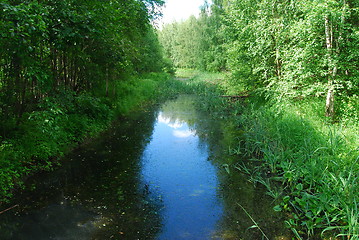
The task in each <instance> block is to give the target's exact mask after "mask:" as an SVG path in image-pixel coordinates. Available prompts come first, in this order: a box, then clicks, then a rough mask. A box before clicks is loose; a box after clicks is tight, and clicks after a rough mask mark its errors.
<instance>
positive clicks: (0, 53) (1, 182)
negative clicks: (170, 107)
mask: <svg viewBox="0 0 359 240" xmlns="http://www.w3.org/2000/svg"><path fill="white" fill-rule="evenodd" d="M162 4H163V1H160V0H143V1H137V0H129V1H78V0H76V1H75V0H65V1H64V0H61V1H58V0H46V1H32V0H27V1H15V0H4V1H1V3H0V34H1V38H0V90H1V91H0V150H1V152H0V168H1V172H0V203H1V201H4V200H6V199H7V198H8V197H9V196H11V195H12V192H13V189H14V187H16V186H19V185H21V182H22V181H21V180H22V179H24V178H25V177H26V176H27V175H29V174H32V173H34V172H36V171H40V170H43V169H49V168H51V167H52V166H53V164H54V163H56V161H55V160H56V158H57V157H59V156H61V155H62V154H63V153H64V152H66V151H67V149H69V148H70V147H72V146H73V145H74V143H78V142H82V141H84V139H85V138H87V137H91V136H92V135H94V134H96V133H98V132H100V131H101V130H103V129H105V128H106V127H107V126H108V124H109V123H110V122H111V121H112V119H113V117H114V116H115V115H117V114H123V113H126V112H128V111H129V110H131V109H132V108H133V107H135V106H137V105H138V104H140V103H141V102H143V101H147V100H149V99H150V98H152V97H153V95H154V89H156V88H157V85H159V83H160V82H161V79H163V78H166V77H165V76H163V75H162V76H159V75H156V76H155V75H150V74H147V73H150V72H162V69H164V68H166V69H170V66H168V65H166V64H165V63H164V62H163V60H162V59H163V58H162V52H161V48H160V46H159V43H158V40H157V36H156V32H155V31H154V29H153V27H152V25H151V21H153V20H154V19H155V18H156V17H157V15H158V14H159V13H158V12H157V11H156V9H158V7H159V6H161V5H162ZM144 74H147V75H144ZM153 79H157V80H156V81H154V80H153Z"/></svg>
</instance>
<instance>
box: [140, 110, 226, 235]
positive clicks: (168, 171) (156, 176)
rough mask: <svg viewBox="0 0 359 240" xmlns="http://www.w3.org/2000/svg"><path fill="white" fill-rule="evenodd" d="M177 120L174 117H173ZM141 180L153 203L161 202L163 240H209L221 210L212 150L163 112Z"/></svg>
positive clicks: (144, 154) (180, 122)
mask: <svg viewBox="0 0 359 240" xmlns="http://www.w3.org/2000/svg"><path fill="white" fill-rule="evenodd" d="M171 115H173V113H171ZM142 161H143V167H142V175H143V181H144V183H145V184H147V186H148V188H149V192H150V196H151V197H152V198H157V199H159V200H161V201H162V202H163V206H164V208H163V209H162V211H161V213H160V214H161V215H162V224H163V228H162V232H161V233H160V235H159V237H158V238H159V239H209V238H210V236H211V235H212V234H213V231H215V229H216V223H217V222H218V221H219V220H220V218H221V216H222V213H223V207H222V204H221V203H220V201H219V199H218V198H217V193H216V189H217V185H218V179H217V176H216V169H215V167H214V166H213V165H212V164H211V163H210V162H209V161H208V146H207V145H206V144H205V143H203V142H200V140H199V137H198V136H197V135H196V131H195V130H193V129H191V128H190V127H189V126H188V124H187V123H186V122H184V121H181V120H180V119H178V118H176V119H173V118H172V119H171V118H170V117H166V113H165V112H160V113H159V115H158V118H157V122H156V124H155V127H154V131H153V135H152V141H151V142H150V143H149V144H148V146H147V147H146V149H145V151H144V153H143V157H142Z"/></svg>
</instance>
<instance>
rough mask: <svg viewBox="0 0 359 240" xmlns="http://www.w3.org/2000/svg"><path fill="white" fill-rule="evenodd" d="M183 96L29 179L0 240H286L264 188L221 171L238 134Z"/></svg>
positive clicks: (3, 220) (0, 218) (2, 221)
mask: <svg viewBox="0 0 359 240" xmlns="http://www.w3.org/2000/svg"><path fill="white" fill-rule="evenodd" d="M194 101H196V98H194V97H191V96H181V97H179V98H178V99H176V100H173V101H169V102H167V103H165V104H163V105H162V106H161V107H160V108H158V109H152V110H148V111H143V112H140V113H136V114H133V116H131V118H128V119H121V120H119V121H118V123H117V124H115V125H114V126H113V127H112V128H111V129H110V130H109V131H108V132H107V133H106V134H104V135H103V136H101V137H100V138H99V139H98V140H96V141H94V142H92V143H91V144H86V145H84V146H82V147H81V148H79V149H77V150H75V151H74V152H73V153H71V154H69V155H68V156H67V157H66V159H65V163H64V164H63V167H61V168H60V169H59V170H57V171H55V172H52V173H44V174H42V175H40V176H37V177H36V178H34V179H31V180H30V181H29V186H28V188H29V189H33V190H31V191H30V190H28V191H25V193H23V194H21V195H19V196H17V197H16V198H15V200H14V202H13V203H11V205H9V206H12V205H15V204H18V207H16V208H14V209H12V210H9V211H7V212H5V213H4V214H1V215H0V239H26V240H27V239H29V240H30V239H34V240H37V239H39V240H41V239H74V240H75V239H161V240H162V239H170V240H172V239H266V238H264V236H263V234H262V233H261V232H260V231H259V230H258V228H250V227H251V226H253V225H254V223H253V221H252V220H251V219H250V218H249V217H248V214H247V213H245V212H244V211H243V209H242V208H241V207H239V205H238V203H239V204H240V205H241V206H243V207H244V208H245V209H246V210H247V212H248V213H249V214H250V215H251V216H252V218H253V219H255V220H256V222H257V224H258V225H259V226H260V227H261V229H262V230H263V231H264V232H265V234H266V236H267V237H268V239H289V238H287V237H286V236H288V234H287V231H286V230H285V229H284V227H283V219H282V218H281V216H280V215H276V213H274V212H273V210H272V207H273V205H272V199H271V198H269V197H268V196H267V195H266V194H265V189H263V188H260V187H254V185H253V184H252V183H250V182H249V181H248V177H247V176H245V175H243V174H240V173H239V172H233V169H232V170H231V171H229V172H228V171H227V170H225V168H224V167H223V166H226V165H224V164H230V163H231V161H233V157H232V156H230V155H228V145H231V144H232V143H233V142H235V141H236V139H235V136H236V134H235V133H234V132H233V131H234V130H233V129H232V128H231V124H230V123H228V122H218V121H214V120H210V117H209V114H208V113H200V112H199V111H196V109H195V107H194V106H195V104H194Z"/></svg>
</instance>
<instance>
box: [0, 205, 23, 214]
mask: <svg viewBox="0 0 359 240" xmlns="http://www.w3.org/2000/svg"><path fill="white" fill-rule="evenodd" d="M18 206H19V205H18V204H16V205H14V206H12V207H9V208H8V209H5V210H4V211H1V212H0V214H3V213H5V212H7V211H10V210H11V209H13V208H16V207H18Z"/></svg>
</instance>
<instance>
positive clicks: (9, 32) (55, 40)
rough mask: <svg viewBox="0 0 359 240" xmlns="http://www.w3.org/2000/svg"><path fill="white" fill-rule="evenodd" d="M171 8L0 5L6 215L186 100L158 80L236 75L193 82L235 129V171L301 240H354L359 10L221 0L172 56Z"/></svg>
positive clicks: (318, 2)
mask: <svg viewBox="0 0 359 240" xmlns="http://www.w3.org/2000/svg"><path fill="white" fill-rule="evenodd" d="M162 4H163V1H161V0H126V1H121V0H117V1H116V0H112V1H95V0H91V1H83V0H77V1H75V0H62V1H59V0H45V1H33V0H27V1H15V0H3V1H2V2H1V3H0V13H1V14H0V34H1V38H0V47H1V48H0V90H1V91H0V168H1V172H0V204H1V203H2V202H4V201H6V200H8V199H9V198H10V197H11V195H12V194H13V191H14V189H18V188H19V187H20V186H21V184H22V181H23V180H24V179H25V178H26V177H27V176H29V175H30V174H33V173H34V172H37V171H42V170H44V169H50V168H52V167H53V166H54V165H55V164H57V163H58V161H57V158H58V157H59V156H61V155H63V154H64V153H65V152H66V151H68V150H69V149H70V148H71V147H73V146H74V145H75V144H76V143H79V142H83V141H84V140H85V139H86V138H88V137H91V136H93V135H96V134H98V133H99V132H100V131H102V130H104V129H105V128H106V127H108V125H109V124H110V123H111V121H112V120H113V119H114V116H116V115H118V114H124V113H127V112H129V111H131V110H132V109H134V108H135V107H138V106H140V105H141V104H142V103H144V102H147V101H150V100H151V99H155V98H157V97H159V95H161V94H162V93H164V92H161V91H160V89H161V88H160V87H161V86H162V87H165V88H166V91H167V92H165V93H164V94H171V93H175V92H179V89H178V88H182V87H184V85H186V84H187V83H184V82H181V84H178V83H175V82H173V81H166V79H168V75H166V74H163V73H157V74H154V73H151V72H163V71H167V72H172V71H173V69H172V63H173V65H174V66H175V67H177V68H195V69H197V70H205V71H210V72H219V71H222V72H225V73H226V74H227V75H226V77H225V78H223V77H222V75H221V74H218V73H214V74H206V75H203V74H197V75H196V76H194V77H193V76H191V77H192V78H193V79H192V81H188V84H189V85H190V89H191V90H189V91H190V92H191V91H196V92H197V93H198V94H200V95H201V96H202V97H203V101H201V102H199V104H200V105H201V107H202V108H205V109H207V110H209V111H211V113H213V114H212V116H213V117H219V118H228V119H231V123H234V124H233V125H231V126H230V127H231V128H235V131H234V132H236V133H238V135H237V136H236V137H235V138H232V139H237V141H232V140H231V141H228V144H229V145H230V146H229V151H230V153H231V154H233V156H234V159H235V160H233V159H230V160H229V162H228V164H227V165H226V167H227V169H229V170H230V171H229V172H232V173H233V172H235V171H238V170H239V171H241V172H245V173H247V174H248V176H249V179H250V180H251V181H253V182H255V183H261V184H263V185H264V186H266V187H267V189H268V193H269V194H270V195H271V196H273V198H274V199H275V205H274V209H275V210H277V211H283V212H284V213H285V214H287V219H288V220H287V221H286V223H287V225H288V227H289V228H291V229H292V231H293V233H294V234H295V235H296V237H297V238H309V239H313V238H320V237H322V238H325V237H326V236H327V235H328V236H333V235H334V236H337V237H339V238H343V239H358V236H359V217H358V216H359V211H358V207H357V203H358V201H359V199H358V192H359V183H358V181H357V180H358V177H357V176H358V174H359V165H358V160H359V154H358V146H359V136H358V132H359V71H358V69H359V66H358V65H359V61H358V60H359V49H358V47H357V46H358V44H359V11H358V9H359V3H358V2H357V1H354V0H310V1H309V0H300V1H294V0H281V1H268V0H214V1H213V4H211V5H210V4H207V3H205V4H204V6H203V8H202V12H201V14H200V16H199V17H198V18H195V17H191V18H189V19H188V20H186V21H184V22H179V23H178V22H177V23H176V22H175V23H172V24H168V25H165V26H164V27H163V29H162V30H161V31H159V32H158V37H159V40H160V43H161V45H162V46H163V51H162V48H161V46H160V43H159V42H158V38H157V32H156V31H155V30H154V29H153V27H152V26H151V21H153V20H154V19H155V18H156V17H157V16H158V14H159V13H158V12H157V9H158V7H159V6H161V5H162ZM162 54H164V55H165V57H166V58H168V59H170V60H171V61H172V63H171V62H169V61H168V60H166V58H163V57H162ZM197 73H198V72H197ZM186 74H187V73H186V72H185V71H183V72H180V75H179V77H188V76H187V75H186ZM209 80H210V81H209ZM168 84H170V85H168ZM186 91H188V89H187V90H186ZM219 95H222V96H219ZM224 127H228V126H224ZM232 130H233V129H231V131H232Z"/></svg>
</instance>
